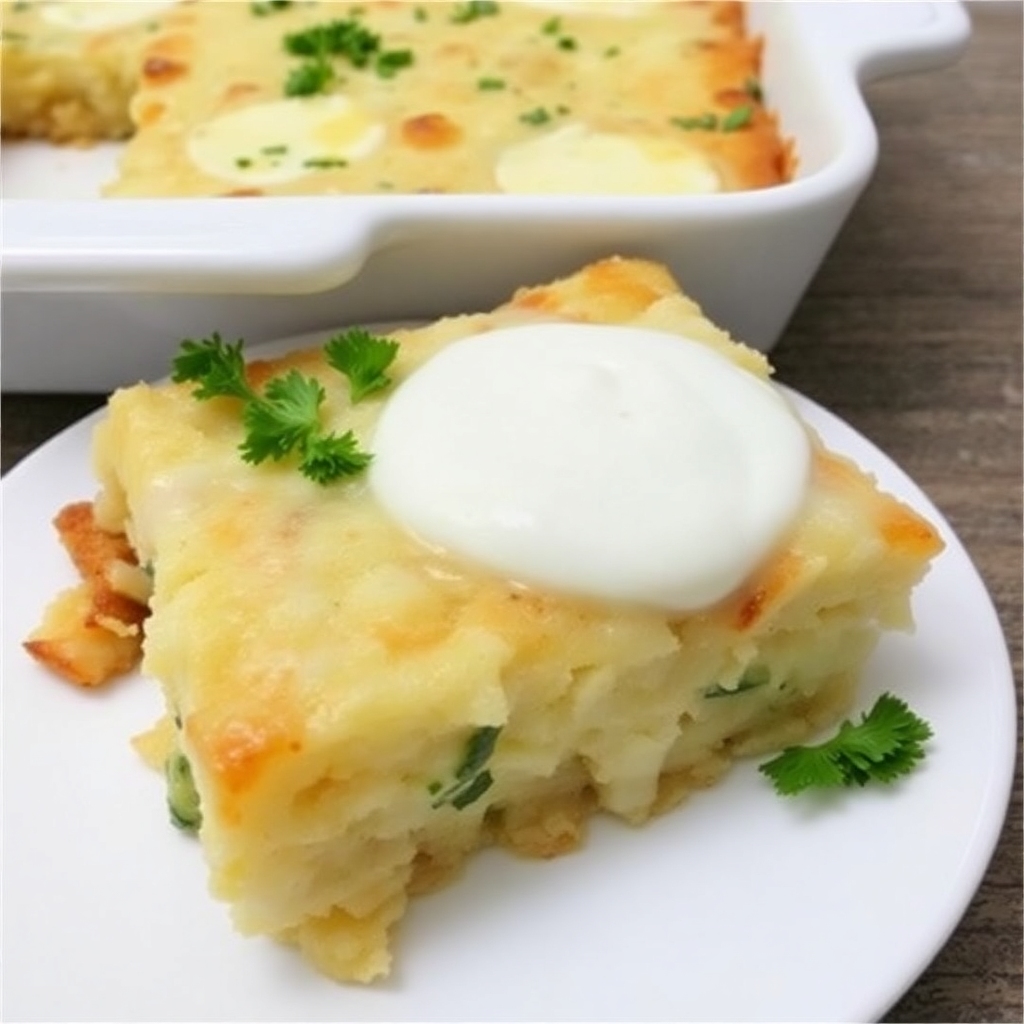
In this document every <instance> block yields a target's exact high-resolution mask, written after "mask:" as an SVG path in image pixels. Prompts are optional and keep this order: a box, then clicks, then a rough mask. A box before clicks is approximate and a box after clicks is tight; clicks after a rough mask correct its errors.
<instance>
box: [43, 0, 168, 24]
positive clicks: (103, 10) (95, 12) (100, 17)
mask: <svg viewBox="0 0 1024 1024" xmlns="http://www.w3.org/2000/svg"><path fill="white" fill-rule="evenodd" d="M174 4H175V0H120V2H113V0H75V2H73V3H72V2H68V0H65V2H63V3H46V4H41V5H40V14H41V15H42V16H43V17H44V18H45V19H46V20H47V21H49V22H50V23H51V24H54V25H59V26H60V27H61V28H70V29H74V30H75V31H78V32H97V31H100V30H102V29H109V28H119V27H120V26H121V25H130V24H131V23H132V22H133V21H143V20H144V19H146V18H152V17H153V16H154V15H157V14H162V13H163V12H164V11H165V10H166V9H167V8H169V7H173V6H174Z"/></svg>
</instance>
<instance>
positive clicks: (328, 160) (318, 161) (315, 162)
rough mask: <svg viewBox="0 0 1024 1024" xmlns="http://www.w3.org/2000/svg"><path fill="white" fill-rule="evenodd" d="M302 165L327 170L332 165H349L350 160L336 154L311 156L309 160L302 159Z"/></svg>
mask: <svg viewBox="0 0 1024 1024" xmlns="http://www.w3.org/2000/svg"><path fill="white" fill-rule="evenodd" d="M302 166H303V167H311V168H313V169H314V170H318V171H326V170H329V169H331V168H332V167H348V161H347V160H342V159H341V158H340V157H335V156H311V157H310V158H309V159H308V160H303V161H302Z"/></svg>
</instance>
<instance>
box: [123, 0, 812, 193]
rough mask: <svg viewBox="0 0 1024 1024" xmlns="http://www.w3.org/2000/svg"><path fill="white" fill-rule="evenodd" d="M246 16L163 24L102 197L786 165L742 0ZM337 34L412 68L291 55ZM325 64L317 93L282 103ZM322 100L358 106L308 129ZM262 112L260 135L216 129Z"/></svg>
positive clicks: (222, 8)
mask: <svg viewBox="0 0 1024 1024" xmlns="http://www.w3.org/2000/svg"><path fill="white" fill-rule="evenodd" d="M257 6H258V5H257ZM252 7H253V5H250V4H245V3H215V2H198V3H194V4H188V5H185V6H183V7H181V8H180V9H179V10H177V11H175V12H174V13H173V14H171V15H169V16H168V17H167V18H166V19H165V21H164V26H165V30H164V31H163V32H162V33H161V34H160V35H159V36H157V37H155V38H154V39H153V40H152V41H151V43H150V45H149V46H148V47H147V49H146V51H145V53H144V54H143V59H142V68H141V84H140V88H139V90H138V92H137V93H136V95H135V97H134V99H133V101H132V105H131V110H132V117H133V119H134V122H135V124H136V127H137V134H136V136H135V138H134V139H133V141H132V142H131V143H130V145H129V147H128V149H127V152H126V154H125V156H124V159H123V162H122V166H121V173H120V176H119V178H118V180H117V181H115V182H114V183H113V184H112V185H111V186H110V188H109V194H110V195H115V196H175V195H180V196H203V195H279V194H338V193H352V192H356V193H378V192H391V191H398V192H462V193H464V192H485V193H486V192H496V191H515V192H519V191H525V192H557V191H573V190H581V189H582V190H587V188H588V187H589V186H588V184H587V183H588V181H590V180H591V179H595V175H596V176H597V177H596V179H595V180H597V181H598V183H599V184H598V185H597V186H595V188H596V190H598V191H611V192H630V191H634V190H635V191H639V192H645V191H651V190H653V191H668V192H672V191H675V192H686V191H721V190H735V189H753V188H761V187H765V186H770V185H774V184H778V183H780V182H783V181H785V180H787V179H788V177H789V176H790V175H791V172H792V163H793V160H792V153H791V149H790V147H789V145H788V143H787V142H786V141H785V140H784V139H782V138H781V136H780V133H779V130H778V127H777V125H776V123H775V120H774V117H773V116H772V115H771V114H770V113H769V112H768V110H767V109H766V108H765V106H764V104H763V102H762V98H761V95H760V87H759V84H758V83H759V81H760V67H761V42H760V40H759V39H755V38H752V37H750V36H749V35H748V34H747V32H746V29H745V25H744V11H743V5H742V4H739V3H732V2H718V3H695V2H683V3H678V2H676V3H672V2H659V3H628V2H627V3H614V2H613V3H602V2H596V3H577V4H575V5H570V4H563V5H554V6H552V5H542V4H535V3H529V2H504V3H497V4H490V5H486V4H484V5H473V4H464V3H442V2H431V3H426V4H415V3H408V2H402V3H395V2H379V0H378V2H364V3H329V2H324V3H294V4H291V5H286V6H284V7H282V8H279V9H274V10H271V11H267V10H266V9H265V8H266V5H263V7H264V9H263V10H262V12H261V13H254V12H253V10H252ZM481 9H483V10H482V13H480V12H481ZM474 10H475V11H477V12H478V13H476V14H473V13H467V12H473V11H474ZM346 21H354V23H355V24H357V25H359V26H361V27H363V28H365V29H366V30H367V31H369V32H370V33H372V34H373V35H374V36H376V37H377V39H378V41H379V45H378V49H377V51H376V54H384V55H388V54H396V53H397V54H407V55H408V56H407V58H406V57H403V58H401V60H400V61H399V66H397V67H396V68H393V69H385V70H384V71H383V73H382V71H381V68H380V66H379V64H378V62H377V55H376V54H375V55H374V56H373V57H371V58H369V59H368V60H367V62H366V64H365V66H355V65H354V64H353V63H352V62H351V61H350V60H348V59H346V57H345V56H344V55H342V56H338V55H337V54H331V55H329V56H328V57H325V58H319V57H310V56H308V53H309V52H310V51H309V49H308V47H307V49H306V50H305V51H303V52H304V53H306V55H305V56H303V55H302V54H301V53H300V54H296V53H293V52H289V50H288V48H287V47H286V40H287V39H288V38H289V37H293V36H296V35H299V34H301V33H303V32H306V33H308V32H309V30H321V29H324V28H325V27H328V28H329V27H330V26H331V25H332V24H335V25H336V24H337V23H339V22H346ZM228 40H230V44H228V43H227V42H226V41H228ZM310 45H312V44H310ZM402 61H406V63H402ZM317 63H319V64H320V66H321V67H322V68H326V69H327V70H326V71H325V72H324V74H325V75H327V76H328V77H327V79H326V81H325V82H324V83H323V85H322V87H317V88H314V89H312V95H292V96H289V95H287V94H288V93H289V92H291V91H292V90H291V87H290V86H289V84H288V83H289V80H290V78H291V77H292V76H294V75H295V74H297V73H301V72H302V71H303V70H304V69H308V68H309V67H310V66H311V65H315V64H317ZM325 96H336V97H337V96H344V97H346V98H347V99H348V100H349V101H351V104H352V105H353V106H352V108H351V109H346V110H345V111H342V112H339V111H338V110H337V109H333V108H332V109H330V110H327V109H325V110H323V111H322V114H323V117H322V119H321V120H319V121H317V122H316V123H315V124H312V123H311V124H310V125H309V126H308V130H307V129H306V128H302V129H301V130H300V128H299V127H297V125H298V123H299V122H300V121H302V120H303V119H304V118H305V117H306V115H307V113H308V112H310V111H314V110H317V109H319V108H320V106H322V105H323V101H324V98H325ZM260 109H261V110H263V112H264V115H265V116H264V117H263V119H262V121H261V123H260V124H259V126H258V127H255V126H254V125H255V122H254V121H252V120H246V122H245V127H244V128H243V127H239V125H240V122H237V121H236V122H234V124H235V128H234V130H229V129H228V127H227V126H226V125H227V122H226V121H225V118H226V117H228V115H231V117H235V116H237V115H239V114H241V113H242V112H244V111H247V112H249V114H247V115H246V116H247V118H248V117H249V116H250V115H251V113H252V111H254V110H260ZM229 120H230V118H229ZM346 139H347V140H348V143H351V145H350V146H349V149H346V148H345V145H346V143H345V140H346ZM197 140H201V141H200V142H197ZM339 146H340V147H341V148H340V149H339V148H338V147H339ZM332 147H333V148H332ZM200 151H201V152H200ZM197 154H198V155H197ZM581 168H586V169H587V171H588V172H587V173H581V171H580V169H581Z"/></svg>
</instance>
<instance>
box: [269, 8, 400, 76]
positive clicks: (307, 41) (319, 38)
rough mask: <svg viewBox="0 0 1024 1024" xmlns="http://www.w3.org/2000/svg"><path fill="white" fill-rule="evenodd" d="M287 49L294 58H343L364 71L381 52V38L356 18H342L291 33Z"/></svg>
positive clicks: (286, 40) (287, 40)
mask: <svg viewBox="0 0 1024 1024" xmlns="http://www.w3.org/2000/svg"><path fill="white" fill-rule="evenodd" d="M284 48H285V49H286V50H287V51H288V52H289V53H290V54H292V56H294V57H321V58H322V57H326V56H331V57H344V58H345V59H346V60H348V61H349V62H351V63H352V64H353V65H355V67H357V68H363V67H366V65H367V64H368V63H369V61H370V58H371V57H372V56H373V55H374V54H375V53H377V52H378V51H379V50H380V36H379V35H377V34H376V33H375V32H371V31H370V30H369V29H368V28H366V26H365V25H360V24H359V22H358V21H356V20H355V19H354V18H343V19H336V20H335V21H328V22H324V23H323V24H321V25H313V26H311V27H310V28H307V29H303V31H301V32H289V33H288V35H286V36H285V37H284Z"/></svg>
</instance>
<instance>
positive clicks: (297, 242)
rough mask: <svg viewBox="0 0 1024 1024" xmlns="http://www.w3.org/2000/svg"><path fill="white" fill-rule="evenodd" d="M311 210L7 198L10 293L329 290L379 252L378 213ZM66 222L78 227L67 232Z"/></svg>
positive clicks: (283, 203) (343, 206)
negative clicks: (372, 216) (375, 224)
mask: <svg viewBox="0 0 1024 1024" xmlns="http://www.w3.org/2000/svg"><path fill="white" fill-rule="evenodd" d="M313 202H314V203H315V200H313ZM211 204H220V207H222V208H218V209H213V208H211ZM228 204H230V205H228ZM172 211H173V212H172ZM310 212H311V210H310V200H309V199H308V198H304V197H277V198H274V199H272V200H264V201H261V202H259V203H256V202H251V201H248V200H244V199H212V200H211V199H203V200H190V199H180V200H173V206H169V205H168V203H167V202H166V201H164V200H149V199H124V200H118V199H110V200H104V201H103V203H102V204H100V203H96V202H95V201H81V202H79V201H73V200H72V201H68V202H66V203H48V202H45V201H39V200H33V199H20V200H18V199H15V200H5V201H4V202H3V204H2V221H3V289H4V291H5V292H6V291H12V292H17V291H51V290H55V289H56V290H62V291H93V290H101V291H129V292H131V291H159V292H187V293H198V294H225V293H228V294H230V293H237V294H249V295H253V294H256V295H260V294H274V293H277V294H304V293H310V292H317V291H322V290H325V289H327V288H331V287H335V286H337V285H339V284H342V283H345V282H347V281H349V280H351V279H352V278H354V277H355V276H356V275H357V274H358V273H359V271H360V270H361V269H362V267H363V264H364V263H365V261H366V259H367V257H368V256H369V254H370V252H371V251H372V250H373V248H374V240H373V239H372V238H371V234H372V228H371V219H370V218H369V217H367V216H365V215H364V214H363V213H362V211H361V210H360V209H359V208H358V207H356V206H355V205H354V204H353V203H351V202H348V203H345V202H344V201H342V202H340V203H337V204H334V205H332V207H331V213H330V215H326V214H325V213H324V212H323V206H322V205H321V207H320V208H319V212H317V213H314V215H312V216H311V215H310ZM68 223H71V224H76V225H78V228H79V229H78V230H76V231H69V230H68V228H67V225H68Z"/></svg>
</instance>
